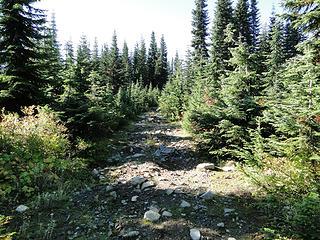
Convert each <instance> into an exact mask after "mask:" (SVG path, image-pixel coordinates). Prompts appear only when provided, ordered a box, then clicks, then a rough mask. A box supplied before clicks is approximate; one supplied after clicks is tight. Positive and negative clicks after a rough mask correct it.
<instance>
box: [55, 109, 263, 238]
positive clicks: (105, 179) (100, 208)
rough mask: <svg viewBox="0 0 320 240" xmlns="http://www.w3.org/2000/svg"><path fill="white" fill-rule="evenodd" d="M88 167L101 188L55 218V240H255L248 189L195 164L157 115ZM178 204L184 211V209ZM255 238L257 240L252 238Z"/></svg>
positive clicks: (258, 220) (257, 219)
mask: <svg viewBox="0 0 320 240" xmlns="http://www.w3.org/2000/svg"><path fill="white" fill-rule="evenodd" d="M116 145H117V146H116V148H117V149H120V150H119V151H120V152H119V153H118V154H116V155H115V156H113V157H111V158H110V159H108V160H107V161H108V162H110V163H114V164H117V167H107V168H103V169H95V170H94V171H93V174H95V175H97V177H98V178H100V184H99V185H98V186H95V187H93V188H88V189H85V190H83V191H81V192H76V193H75V194H74V197H73V199H72V203H71V204H68V205H67V207H66V208H65V209H64V210H59V211H56V212H55V217H57V218H59V216H60V219H61V218H63V219H64V221H63V223H60V224H59V225H60V226H58V227H59V229H60V233H59V234H58V235H56V236H55V238H54V239H140V240H149V239H150V240H156V239H159V240H162V239H174V240H182V239H191V236H190V230H191V229H195V230H192V232H193V233H194V234H195V236H194V239H198V238H197V234H199V232H198V231H200V234H201V239H225V240H227V239H229V240H232V239H237V240H239V239H255V238H256V235H257V234H256V233H257V231H258V229H259V227H261V224H262V223H263V219H264V217H263V213H261V212H259V211H257V210H256V209H255V208H254V206H255V204H254V199H253V198H251V197H250V192H251V191H252V189H251V187H250V186H249V185H248V184H247V183H246V182H245V181H244V180H243V177H242V175H241V174H240V173H238V172H236V171H230V172H224V171H216V170H212V169H206V168H210V165H208V166H205V167H204V165H199V164H200V163H201V162H203V161H204V160H203V159H202V160H200V158H199V157H198V156H197V154H196V152H195V147H194V143H193V141H192V139H191V138H190V137H188V136H187V135H186V134H185V132H184V131H183V130H182V129H181V128H179V127H178V126H177V125H173V124H169V123H166V122H165V121H164V120H163V119H162V118H161V116H160V114H159V113H158V112H156V111H151V112H148V113H146V114H144V115H143V116H141V117H140V119H139V120H138V122H136V123H135V124H134V126H133V128H132V129H131V130H129V131H126V132H123V133H122V135H121V136H120V140H119V141H118V143H117V144H116ZM183 205H184V206H183ZM257 239H258V238H257Z"/></svg>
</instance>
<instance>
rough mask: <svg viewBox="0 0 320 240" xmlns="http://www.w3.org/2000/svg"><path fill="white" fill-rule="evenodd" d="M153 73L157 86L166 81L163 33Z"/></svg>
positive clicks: (166, 63)
mask: <svg viewBox="0 0 320 240" xmlns="http://www.w3.org/2000/svg"><path fill="white" fill-rule="evenodd" d="M155 74H156V81H157V86H158V87H159V88H160V89H161V88H162V87H163V86H164V85H165V84H166V82H167V81H168V75H169V72H168V53H167V46H166V42H165V40H164V36H163V35H162V37H161V40H160V49H159V52H158V57H157V62H156V69H155Z"/></svg>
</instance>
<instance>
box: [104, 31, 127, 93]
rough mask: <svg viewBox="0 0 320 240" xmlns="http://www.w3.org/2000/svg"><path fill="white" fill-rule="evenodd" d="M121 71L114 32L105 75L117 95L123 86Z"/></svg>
mask: <svg viewBox="0 0 320 240" xmlns="http://www.w3.org/2000/svg"><path fill="white" fill-rule="evenodd" d="M122 69H123V68H122V61H121V56H120V53H119V49H118V43H117V35H116V32H114V34H113V37H112V44H111V48H110V55H109V69H108V71H109V72H108V74H107V77H108V82H109V83H110V85H111V87H112V89H113V92H114V93H117V92H118V90H119V88H120V87H121V86H122V85H123V84H124V78H123V71H122Z"/></svg>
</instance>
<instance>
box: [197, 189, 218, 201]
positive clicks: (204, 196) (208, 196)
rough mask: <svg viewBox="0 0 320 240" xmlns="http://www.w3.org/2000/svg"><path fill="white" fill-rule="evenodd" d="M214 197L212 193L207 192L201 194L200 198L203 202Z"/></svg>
mask: <svg viewBox="0 0 320 240" xmlns="http://www.w3.org/2000/svg"><path fill="white" fill-rule="evenodd" d="M214 195H215V193H214V192H212V191H208V192H206V193H204V194H202V195H201V196H200V197H201V198H203V199H205V200H212V199H213V197H214Z"/></svg>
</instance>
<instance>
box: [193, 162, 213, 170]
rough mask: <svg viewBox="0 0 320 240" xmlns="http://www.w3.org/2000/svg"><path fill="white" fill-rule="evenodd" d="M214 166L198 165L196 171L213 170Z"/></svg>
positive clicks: (207, 164) (209, 164)
mask: <svg viewBox="0 0 320 240" xmlns="http://www.w3.org/2000/svg"><path fill="white" fill-rule="evenodd" d="M214 169H215V165H214V164H213V163H200V164H198V166H197V170H199V171H201V170H214Z"/></svg>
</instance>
